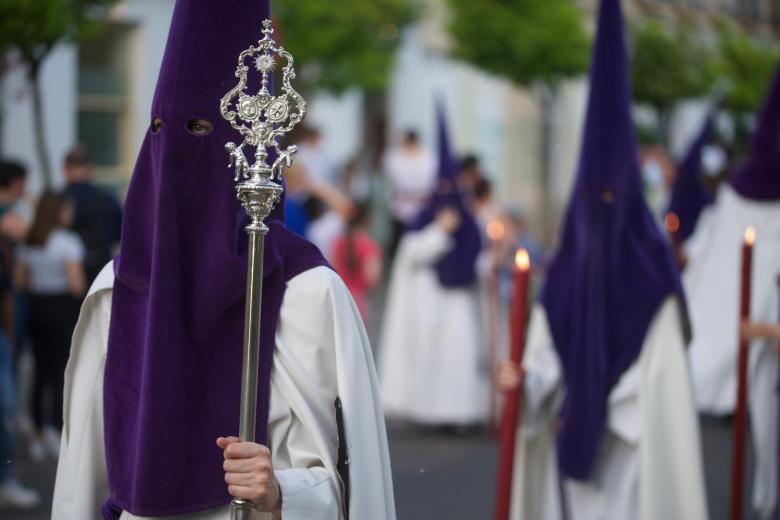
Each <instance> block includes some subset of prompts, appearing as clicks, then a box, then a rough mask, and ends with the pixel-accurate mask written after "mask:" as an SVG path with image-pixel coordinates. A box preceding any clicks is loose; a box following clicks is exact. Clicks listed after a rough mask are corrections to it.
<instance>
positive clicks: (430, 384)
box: [379, 113, 489, 427]
mask: <svg viewBox="0 0 780 520" xmlns="http://www.w3.org/2000/svg"><path fill="white" fill-rule="evenodd" d="M438 119H439V121H438V127H439V181H438V186H437V188H436V191H435V192H434V194H433V196H432V198H431V200H430V201H429V202H428V204H427V205H426V206H425V207H424V208H423V211H422V212H421V213H420V215H419V217H418V218H417V220H416V221H415V222H414V223H413V224H412V225H411V228H410V230H409V232H408V233H406V234H405V235H404V236H403V237H402V238H401V241H400V243H399V245H398V252H397V254H396V257H395V260H394V263H393V272H392V274H391V278H390V283H389V286H388V298H387V302H386V306H385V313H384V320H383V324H382V332H381V337H380V345H379V375H380V380H381V382H382V397H383V404H384V407H385V413H386V414H387V415H388V416H390V417H395V418H400V419H407V420H412V421H415V422H417V423H421V424H428V425H438V426H455V427H466V426H473V425H476V424H479V423H483V422H484V421H485V420H486V419H487V417H488V413H489V399H488V392H489V383H488V372H487V370H486V368H487V363H485V358H486V356H485V349H484V348H483V345H484V344H485V343H486V342H485V341H483V338H481V334H480V326H479V322H478V301H477V294H476V291H475V289H476V285H477V273H476V263H477V257H478V256H479V254H480V250H481V238H480V232H479V228H478V227H477V224H476V222H475V221H474V218H473V216H472V215H471V214H470V212H469V211H468V209H467V207H466V205H465V204H464V202H463V200H462V197H461V194H460V192H459V191H458V186H457V184H458V183H457V165H456V164H454V161H453V160H452V155H451V153H450V149H449V142H448V140H447V133H446V127H445V123H444V115H443V114H442V113H439V114H438Z"/></svg>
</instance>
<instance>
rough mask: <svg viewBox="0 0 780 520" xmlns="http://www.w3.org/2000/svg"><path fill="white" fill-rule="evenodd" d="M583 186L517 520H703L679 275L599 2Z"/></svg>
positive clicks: (618, 25)
mask: <svg viewBox="0 0 780 520" xmlns="http://www.w3.org/2000/svg"><path fill="white" fill-rule="evenodd" d="M590 78H591V83H590V95H589V100H588V112H587V118H586V122H585V125H586V126H585V132H584V138H583V145H582V151H581V154H580V162H579V169H578V173H577V179H576V182H575V186H574V191H573V193H572V197H571V200H570V202H569V208H568V211H567V215H566V220H565V224H564V230H563V235H562V243H561V246H560V249H559V250H558V252H557V254H556V256H555V258H554V260H553V261H552V263H551V265H550V268H549V271H548V279H547V282H546V285H545V288H544V290H543V293H542V297H541V302H540V305H536V306H534V307H533V309H532V312H531V318H530V320H531V321H530V325H529V327H530V328H529V332H528V342H527V346H526V351H525V357H524V359H523V362H522V371H521V370H520V369H519V367H514V366H512V365H511V364H509V363H504V364H502V366H501V368H500V369H499V374H498V375H499V377H498V381H499V384H500V386H501V387H503V388H504V389H509V388H512V387H517V386H518V385H519V384H523V386H524V393H523V395H524V402H523V405H522V406H523V408H522V410H523V413H522V424H521V426H520V428H519V429H518V442H517V451H516V458H515V470H514V479H513V504H512V514H511V518H513V519H516V520H520V519H526V518H543V519H547V520H549V519H559V518H571V519H573V520H580V519H583V520H596V519H598V520H626V519H636V520H657V519H661V518H663V519H669V520H673V519H678V520H704V519H706V518H707V509H706V502H705V493H704V481H703V471H702V460H701V448H700V443H699V430H698V422H697V417H696V411H695V408H694V405H693V397H692V393H691V386H690V382H689V378H688V366H687V360H686V357H685V344H686V334H685V328H684V326H683V322H684V319H683V313H682V312H681V298H682V294H681V288H680V280H679V275H678V269H677V266H676V265H675V262H674V258H673V257H672V252H671V249H670V247H669V245H668V244H667V241H666V239H665V238H664V237H663V235H662V234H661V233H660V231H659V229H658V227H657V225H656V223H655V221H654V218H653V216H652V215H651V213H650V210H649V208H648V206H647V204H646V203H645V201H644V198H643V194H642V186H641V173H640V166H639V161H638V154H637V150H636V141H635V138H634V130H633V125H632V120H631V97H630V92H631V89H630V85H629V80H628V73H627V56H626V49H625V35H624V31H623V18H622V13H621V9H620V3H619V0H602V2H601V7H600V11H599V21H598V33H597V37H596V45H595V49H594V57H593V61H592V65H591V71H590Z"/></svg>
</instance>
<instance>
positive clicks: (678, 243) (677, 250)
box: [664, 211, 685, 268]
mask: <svg viewBox="0 0 780 520" xmlns="http://www.w3.org/2000/svg"><path fill="white" fill-rule="evenodd" d="M664 225H665V226H666V231H668V232H669V238H671V240H672V249H673V250H674V257H675V258H676V259H677V263H678V264H679V265H680V268H683V267H685V266H684V265H683V264H684V260H683V254H682V252H683V250H682V249H683V245H682V237H681V236H680V217H678V216H677V213H675V212H673V211H670V212H669V213H667V214H666V216H665V217H664Z"/></svg>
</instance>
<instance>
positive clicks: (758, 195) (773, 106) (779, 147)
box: [730, 68, 780, 201]
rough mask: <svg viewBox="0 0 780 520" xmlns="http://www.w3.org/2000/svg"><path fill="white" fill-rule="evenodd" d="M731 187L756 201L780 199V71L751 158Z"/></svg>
mask: <svg viewBox="0 0 780 520" xmlns="http://www.w3.org/2000/svg"><path fill="white" fill-rule="evenodd" d="M730 182H731V186H732V187H733V188H734V190H736V191H737V193H739V194H740V195H742V196H743V197H745V198H748V199H753V200H762V201H769V200H778V199H780V68H778V69H777V71H776V72H775V77H774V79H773V80H772V84H771V85H770V87H769V92H767V95H766V99H765V100H764V109H763V111H762V112H761V116H760V118H759V120H758V126H757V127H756V131H755V132H754V133H753V139H752V141H751V144H750V155H749V156H748V158H747V160H746V161H745V162H743V163H742V164H741V165H739V166H738V167H737V169H736V170H735V171H734V173H733V174H732V175H731V179H730Z"/></svg>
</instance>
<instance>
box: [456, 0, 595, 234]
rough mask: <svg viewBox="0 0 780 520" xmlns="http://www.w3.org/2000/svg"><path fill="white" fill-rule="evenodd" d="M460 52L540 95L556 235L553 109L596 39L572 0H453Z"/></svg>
mask: <svg viewBox="0 0 780 520" xmlns="http://www.w3.org/2000/svg"><path fill="white" fill-rule="evenodd" d="M448 5H449V7H450V11H451V22H450V25H449V33H450V36H452V40H453V41H452V43H453V54H454V56H455V57H456V58H460V59H462V60H464V61H467V62H469V63H471V64H472V65H474V66H476V67H478V68H480V69H482V70H484V71H487V72H490V73H493V74H497V75H499V76H503V77H505V78H508V79H509V80H510V81H512V82H513V83H515V84H516V85H519V86H522V87H528V86H534V87H541V88H538V89H537V92H538V93H539V95H540V107H541V112H542V116H541V118H540V119H541V121H540V136H541V139H540V143H541V148H542V154H541V157H542V164H541V167H540V169H539V175H540V178H539V181H540V186H541V195H542V198H543V201H542V204H541V207H542V212H543V215H542V222H544V224H545V226H546V227H547V231H548V232H549V233H548V234H549V235H550V236H551V235H552V233H551V231H552V224H553V221H554V217H555V215H554V212H553V204H552V195H551V186H550V176H551V172H550V158H551V156H552V153H554V152H553V149H552V114H553V107H554V104H555V101H556V98H557V95H556V93H557V87H558V85H559V83H560V82H561V81H562V80H564V79H566V78H571V77H576V76H579V75H581V74H583V73H584V72H585V71H586V70H587V67H588V63H589V61H590V40H589V37H588V34H587V33H586V31H585V27H584V25H583V23H582V12H581V11H580V8H579V7H578V6H577V5H576V4H575V3H574V2H573V1H572V0H479V1H476V0H448Z"/></svg>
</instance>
